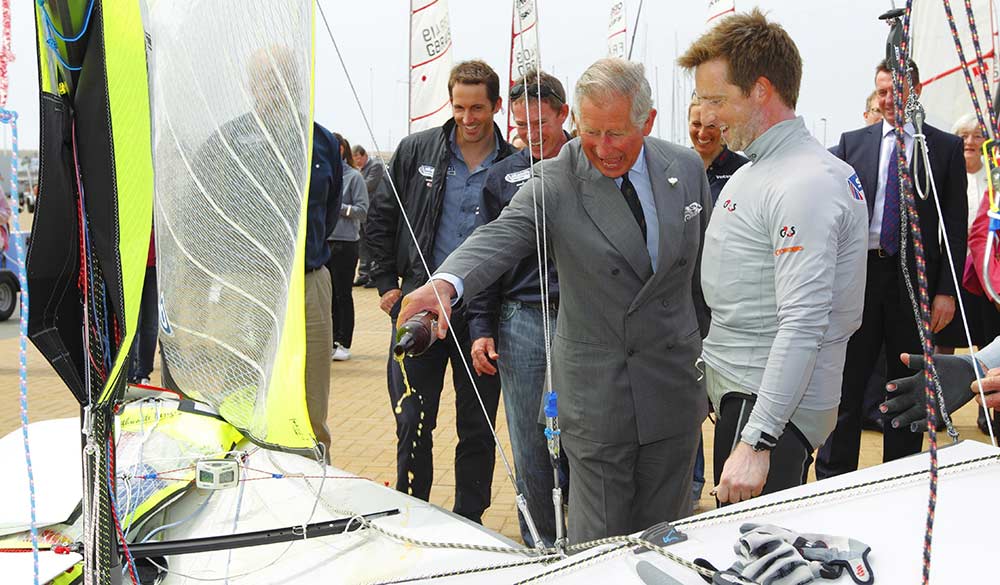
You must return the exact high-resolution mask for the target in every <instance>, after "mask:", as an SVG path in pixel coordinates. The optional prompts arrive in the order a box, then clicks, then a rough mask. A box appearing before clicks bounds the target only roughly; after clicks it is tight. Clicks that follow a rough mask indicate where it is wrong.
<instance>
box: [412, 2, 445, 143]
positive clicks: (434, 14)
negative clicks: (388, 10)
mask: <svg viewBox="0 0 1000 585" xmlns="http://www.w3.org/2000/svg"><path fill="white" fill-rule="evenodd" d="M451 64H452V60H451V25H450V24H449V22H448V0H410V133H411V134H412V133H414V132H419V131H420V130H426V129H428V128H434V127H437V126H440V125H441V124H443V123H444V122H445V121H446V120H447V119H448V118H450V117H451V112H450V111H448V104H449V103H450V101H451V100H450V98H449V95H448V75H449V73H450V72H451Z"/></svg>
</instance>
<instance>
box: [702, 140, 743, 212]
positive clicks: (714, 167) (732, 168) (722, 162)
mask: <svg viewBox="0 0 1000 585" xmlns="http://www.w3.org/2000/svg"><path fill="white" fill-rule="evenodd" d="M748 162H750V159H748V158H747V157H745V156H743V155H742V154H737V153H735V152H733V151H731V150H729V148H728V147H726V146H723V147H722V152H720V153H719V156H717V157H715V160H713V161H712V164H710V165H708V168H707V169H705V173H706V174H708V186H709V188H711V189H712V204H713V205H714V204H715V202H716V201H718V200H719V193H722V188H723V187H725V186H726V183H728V182H729V178H730V177H732V176H733V173H735V172H736V170H737V169H739V168H740V167H742V166H743V165H745V164H747V163H748Z"/></svg>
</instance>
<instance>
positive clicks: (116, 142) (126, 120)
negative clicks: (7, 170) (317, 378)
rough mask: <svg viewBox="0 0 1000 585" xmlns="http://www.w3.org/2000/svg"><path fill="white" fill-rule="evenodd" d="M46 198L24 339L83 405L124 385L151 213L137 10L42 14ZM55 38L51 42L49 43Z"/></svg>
mask: <svg viewBox="0 0 1000 585" xmlns="http://www.w3.org/2000/svg"><path fill="white" fill-rule="evenodd" d="M35 14H36V28H37V33H38V48H39V51H38V54H39V59H38V69H39V82H40V85H41V87H40V90H41V91H40V98H41V99H40V101H41V105H40V111H41V135H40V142H41V149H40V160H41V165H40V168H41V174H40V176H39V191H40V193H41V196H40V197H39V201H38V208H37V211H36V214H35V220H34V224H33V226H32V236H31V237H32V242H31V248H30V250H29V253H28V261H27V270H28V283H29V287H30V289H31V294H32V297H33V298H32V301H33V302H32V303H31V307H30V314H29V317H28V334H29V336H30V337H31V340H32V342H33V343H34V344H35V346H36V347H38V349H39V351H40V352H41V353H42V355H44V356H45V358H46V359H47V360H48V361H49V363H51V364H52V367H53V369H55V371H56V372H57V373H58V374H59V376H60V378H61V379H62V380H63V382H64V383H65V384H66V385H67V387H68V388H69V389H70V391H72V392H73V394H74V396H76V398H77V400H79V401H80V402H81V403H82V404H85V405H106V404H109V403H110V402H112V401H113V400H114V398H115V395H116V394H118V393H119V392H120V391H121V390H122V389H123V388H124V382H125V375H126V373H127V369H128V355H129V351H128V350H129V348H130V347H131V345H132V339H133V337H134V335H135V323H136V319H137V318H138V310H139V299H140V297H141V294H142V283H143V277H144V275H145V271H146V255H147V249H146V248H144V247H143V246H142V245H137V244H136V242H147V243H148V242H149V233H150V221H151V218H152V195H153V169H152V159H151V156H150V142H149V140H150V133H149V95H148V92H147V87H146V55H145V42H144V38H143V29H142V20H141V15H140V11H139V3H138V2H137V1H135V0H103V1H97V0H94V1H93V2H91V1H90V0H55V1H50V2H45V3H44V4H37V5H36V7H35ZM50 43H51V44H52V45H54V47H53V48H50Z"/></svg>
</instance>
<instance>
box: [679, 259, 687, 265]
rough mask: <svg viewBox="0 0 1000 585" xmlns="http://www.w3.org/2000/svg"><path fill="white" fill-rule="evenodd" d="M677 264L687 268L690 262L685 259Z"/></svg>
mask: <svg viewBox="0 0 1000 585" xmlns="http://www.w3.org/2000/svg"><path fill="white" fill-rule="evenodd" d="M677 264H679V265H681V266H687V264H688V261H687V260H686V259H684V258H681V261H680V262H678V263H677Z"/></svg>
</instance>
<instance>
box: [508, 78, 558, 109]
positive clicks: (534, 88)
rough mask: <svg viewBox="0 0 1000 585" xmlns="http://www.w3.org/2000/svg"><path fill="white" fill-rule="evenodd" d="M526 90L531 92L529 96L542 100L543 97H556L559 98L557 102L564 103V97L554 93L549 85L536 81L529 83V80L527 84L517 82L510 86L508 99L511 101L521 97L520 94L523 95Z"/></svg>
mask: <svg viewBox="0 0 1000 585" xmlns="http://www.w3.org/2000/svg"><path fill="white" fill-rule="evenodd" d="M526 90H527V91H529V92H530V93H531V97H534V98H537V99H540V100H543V99H545V98H556V99H557V100H559V103H561V104H564V103H566V98H565V97H564V96H561V95H559V94H558V93H556V90H554V89H552V88H551V87H549V86H547V85H545V84H541V85H539V84H537V83H530V82H529V83H527V84H525V83H518V84H517V85H515V86H513V87H511V88H510V101H512V102H513V101H516V100H519V99H521V96H523V95H524V93H525V91H526Z"/></svg>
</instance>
